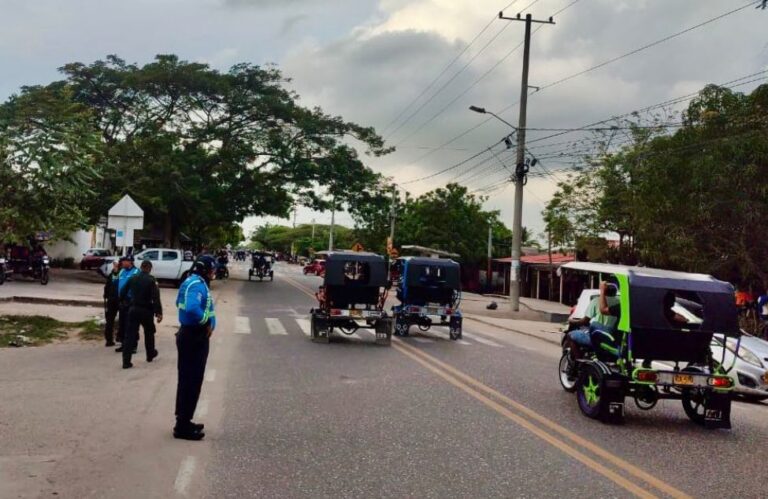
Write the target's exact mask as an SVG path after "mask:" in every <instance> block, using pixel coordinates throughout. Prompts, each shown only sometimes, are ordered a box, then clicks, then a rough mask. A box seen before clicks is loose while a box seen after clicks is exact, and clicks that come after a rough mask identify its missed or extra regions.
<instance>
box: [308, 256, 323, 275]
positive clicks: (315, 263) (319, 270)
mask: <svg viewBox="0 0 768 499" xmlns="http://www.w3.org/2000/svg"><path fill="white" fill-rule="evenodd" d="M304 274H305V275H309V274H312V275H317V276H321V277H322V276H323V275H324V274H325V260H312V262H310V263H309V264H308V265H305V266H304Z"/></svg>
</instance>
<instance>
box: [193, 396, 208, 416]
mask: <svg viewBox="0 0 768 499" xmlns="http://www.w3.org/2000/svg"><path fill="white" fill-rule="evenodd" d="M207 415H208V399H202V400H201V401H200V402H198V403H197V409H195V416H196V417H197V418H204V417H205V416H207Z"/></svg>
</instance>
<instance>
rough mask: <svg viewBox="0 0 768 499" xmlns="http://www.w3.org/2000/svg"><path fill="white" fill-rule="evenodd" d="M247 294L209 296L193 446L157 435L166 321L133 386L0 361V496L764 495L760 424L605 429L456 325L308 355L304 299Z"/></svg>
mask: <svg viewBox="0 0 768 499" xmlns="http://www.w3.org/2000/svg"><path fill="white" fill-rule="evenodd" d="M246 275H247V274H246V268H245V267H244V266H239V267H238V266H235V268H233V270H232V276H233V278H232V279H230V280H229V281H228V282H224V283H215V285H214V290H215V291H214V294H215V296H216V299H217V312H218V315H219V320H220V322H219V324H220V326H219V328H218V330H217V332H216V334H215V335H214V340H213V344H212V350H211V357H210V361H209V369H208V373H207V377H206V382H205V385H204V388H203V395H202V399H201V404H200V405H199V406H198V414H197V419H199V420H200V421H201V422H205V423H206V432H207V434H208V436H207V437H206V440H205V441H203V442H180V441H176V440H173V439H172V438H171V436H170V426H171V424H172V411H173V394H174V388H175V369H174V368H175V358H176V357H175V351H174V348H173V332H174V330H175V328H174V322H175V321H174V320H173V318H172V317H171V316H170V315H171V314H167V316H168V319H167V323H165V322H164V325H163V327H162V328H161V330H160V336H159V338H158V341H159V348H160V351H161V357H160V359H158V361H156V362H155V363H153V364H146V363H144V362H143V360H142V359H141V352H140V355H139V359H137V363H136V364H137V367H136V368H134V369H132V370H131V372H125V371H122V370H121V369H120V367H119V359H118V358H117V356H116V354H114V353H111V352H110V351H105V349H104V347H103V346H100V345H94V344H91V345H82V344H77V343H75V344H61V345H53V346H48V347H43V348H35V349H22V350H4V351H0V366H2V369H0V393H2V396H0V397H2V398H0V497H1V498H3V499H5V498H6V497H25V498H26V497H53V496H58V497H97V498H102V497H106V498H132V497H147V498H155V497H157V498H167V497H189V498H203V497H204V498H219V497H233V498H234V497H237V498H240V497H279V498H285V497H473V498H474V497H562V496H587V495H588V496H592V497H628V496H633V495H635V496H641V497H654V496H656V497H665V496H666V497H686V496H695V497H723V496H729V497H766V496H767V495H768V490H766V486H765V485H764V484H765V481H764V479H763V476H764V467H765V464H764V463H765V462H766V457H768V456H767V454H768V453H767V452H766V450H765V445H766V442H768V439H767V438H766V432H768V425H766V416H768V406H765V405H762V404H744V403H738V404H736V405H735V406H734V414H733V423H734V429H733V430H732V431H706V430H704V429H702V428H699V427H697V426H695V425H693V424H692V423H690V422H689V421H688V420H687V418H686V417H685V415H684V413H683V411H682V408H681V407H680V405H679V403H674V402H663V403H661V404H660V406H659V407H658V408H657V409H656V410H654V411H652V412H649V413H642V412H640V411H638V410H636V409H633V408H632V407H629V408H628V417H627V422H626V424H625V425H624V426H619V427H616V426H606V425H603V424H601V423H599V422H595V421H592V420H588V419H586V418H584V417H583V416H582V415H581V414H580V413H579V411H578V408H577V406H576V403H575V399H574V396H573V395H571V394H567V393H565V392H563V391H562V390H561V389H560V387H559V384H558V381H557V377H556V364H557V360H558V357H559V351H558V348H557V346H556V345H553V344H551V343H548V342H545V341H542V340H539V339H537V338H532V337H529V336H523V335H518V334H514V333H510V332H508V331H502V330H498V329H494V328H492V327H490V326H487V325H483V324H479V323H472V322H469V321H468V322H467V323H466V324H465V338H464V341H462V342H450V341H448V340H447V337H446V335H445V334H444V333H443V332H439V331H438V332H434V331H431V332H429V333H425V334H420V335H414V336H413V337H411V338H407V339H404V340H395V341H394V342H393V345H392V346H391V347H381V346H376V345H374V344H373V336H372V335H370V334H368V333H358V334H355V335H353V336H351V337H338V338H334V341H332V343H331V344H329V345H322V344H314V343H312V342H311V341H310V340H309V337H308V336H307V330H308V323H307V312H308V310H309V308H311V307H312V306H313V304H314V300H313V298H312V297H311V290H313V289H314V288H315V287H316V286H317V285H318V283H319V280H318V279H317V278H315V277H306V276H302V275H301V274H300V273H299V269H298V267H293V266H279V267H278V271H277V273H276V276H275V281H274V282H271V283H269V282H264V283H259V282H250V283H249V282H247V281H245V280H243V278H244V277H245V276H246ZM164 291H166V290H164ZM166 294H169V295H172V294H173V290H167V291H166ZM167 300H168V301H167V302H166V303H167V305H168V307H169V308H170V303H171V302H172V300H171V298H170V296H169V297H168V299H167Z"/></svg>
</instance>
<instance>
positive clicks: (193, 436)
mask: <svg viewBox="0 0 768 499" xmlns="http://www.w3.org/2000/svg"><path fill="white" fill-rule="evenodd" d="M215 270H216V262H215V260H214V259H213V258H212V257H210V256H202V257H200V258H198V259H197V261H195V263H194V264H193V265H192V271H191V272H192V273H191V275H190V276H189V277H188V278H187V279H186V280H185V281H184V282H183V283H182V285H181V287H180V288H179V294H178V296H177V297H176V307H177V308H178V309H179V323H180V324H181V327H180V328H179V332H178V333H176V348H177V350H178V352H179V361H178V371H179V381H178V385H177V387H176V426H175V427H174V428H173V436H174V437H175V438H181V439H185V440H201V439H202V438H203V437H204V436H205V433H203V425H199V424H195V423H193V422H192V416H194V414H195V408H196V407H197V400H198V399H199V398H200V389H201V388H202V385H203V376H204V374H205V363H206V361H207V360H208V341H209V338H210V337H211V333H213V330H214V329H215V328H216V313H215V312H214V309H213V298H212V296H211V292H210V289H209V288H208V286H209V284H210V282H211V279H213V275H214V272H215Z"/></svg>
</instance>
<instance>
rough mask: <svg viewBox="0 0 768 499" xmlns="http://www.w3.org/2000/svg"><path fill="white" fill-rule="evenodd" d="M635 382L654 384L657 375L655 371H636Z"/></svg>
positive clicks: (657, 378) (657, 377)
mask: <svg viewBox="0 0 768 499" xmlns="http://www.w3.org/2000/svg"><path fill="white" fill-rule="evenodd" d="M635 378H636V379H637V381H642V382H643V383H656V382H657V381H658V380H659V373H657V372H656V371H642V370H641V371H638V372H637V375H636V376H635Z"/></svg>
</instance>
